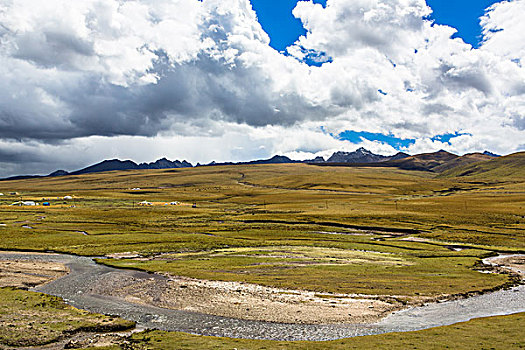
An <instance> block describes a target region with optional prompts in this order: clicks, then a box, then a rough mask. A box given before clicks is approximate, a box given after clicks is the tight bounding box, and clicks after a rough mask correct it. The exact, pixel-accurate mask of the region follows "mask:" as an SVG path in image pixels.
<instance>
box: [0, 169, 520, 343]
mask: <svg viewBox="0 0 525 350" xmlns="http://www.w3.org/2000/svg"><path fill="white" fill-rule="evenodd" d="M133 188H140V189H141V190H140V191H139V190H131V189H133ZM15 191H16V192H19V193H20V194H21V195H22V196H23V199H28V200H29V199H31V200H38V201H42V199H43V198H46V200H47V201H50V202H51V206H50V207H41V206H38V207H11V206H9V204H10V203H12V202H15V201H17V200H19V197H20V196H11V197H10V196H4V197H2V198H0V224H1V226H0V237H1V239H0V249H6V250H33V251H56V252H65V253H72V254H79V255H86V256H106V257H107V259H103V260H101V262H103V263H104V264H108V265H111V266H117V267H126V268H134V269H141V270H146V271H151V272H158V273H163V274H168V275H169V276H171V277H170V278H171V281H169V279H168V282H166V285H165V286H164V287H163V288H158V286H154V285H149V286H148V285H147V284H146V285H140V286H138V285H133V281H128V282H129V285H127V286H126V285H125V283H124V284H123V285H122V286H121V287H122V288H120V289H119V288H115V289H114V291H113V293H116V294H120V295H124V294H127V295H128V297H134V298H138V299H140V300H142V302H144V301H147V302H152V303H157V304H158V305H160V306H167V307H174V308H182V309H185V308H195V309H196V310H198V311H201V310H208V312H210V313H214V314H219V315H226V316H234V317H244V318H248V319H266V320H272V321H278V322H281V321H283V320H284V319H286V320H287V321H289V322H298V323H319V322H320V323H326V322H364V321H367V320H370V319H371V318H377V317H380V316H382V315H384V314H385V313H387V312H388V311H391V310H397V309H398V308H400V307H403V306H404V305H411V304H418V303H421V302H424V301H429V300H436V299H447V298H455V297H460V296H465V295H469V294H475V293H482V292H485V291H489V290H494V289H497V288H501V287H502V286H505V285H509V284H512V283H515V282H516V281H517V277H516V276H513V275H512V274H510V273H507V274H486V273H480V272H479V271H478V270H480V269H482V266H481V260H482V259H483V258H486V257H488V256H490V255H495V254H501V253H515V252H523V251H524V250H525V180H524V179H523V178H520V176H519V174H517V175H516V176H514V177H503V178H501V177H500V178H484V177H482V176H481V177H480V176H477V177H472V178H471V177H462V178H454V177H451V178H446V177H436V176H434V175H433V174H432V173H427V172H415V171H402V170H397V169H386V168H385V169H383V168H326V167H322V168H321V167H315V166H308V165H303V164H292V165H256V166H230V167H201V168H193V169H173V170H159V171H126V172H111V173H105V174H91V175H83V176H73V177H63V178H45V179H36V180H23V181H8V182H0V192H3V193H10V192H15ZM66 195H71V196H73V198H74V200H68V201H64V200H63V199H57V198H63V197H64V196H66ZM144 200H147V201H150V202H152V203H156V204H157V205H154V206H147V207H138V206H137V203H139V202H141V201H144ZM173 201H179V202H181V203H196V204H197V207H196V208H192V207H191V206H190V205H163V203H171V202H173ZM10 266H11V267H9V266H8V265H5V264H4V265H2V274H3V275H4V276H6V277H5V278H8V277H9V276H11V277H9V278H12V277H13V274H15V275H16V274H19V275H25V276H30V275H31V273H27V271H26V269H27V268H28V267H27V266H23V265H10ZM10 269H11V270H10ZM13 269H14V270H15V272H13V271H12V270H13ZM17 271H18V272H17ZM63 272H64V270H60V267H59V266H54V267H52V266H49V267H48V268H42V269H41V273H39V274H40V275H42V276H36V275H34V274H33V275H31V276H30V279H27V280H26V279H24V281H26V282H24V283H29V285H31V284H38V283H41V282H42V281H43V280H42V279H45V278H46V276H49V277H56V276H58V275H59V274H60V273H63ZM15 277H16V276H15ZM33 279H34V280H33ZM9 283H11V285H16V286H18V287H24V286H27V284H26V285H23V283H22V284H18V285H17V284H15V283H14V282H13V281H11V282H9ZM182 284H185V287H183V288H181V285H182ZM131 286H133V287H132V288H131ZM252 286H261V287H260V288H261V289H260V290H259V291H260V293H256V292H254V290H255V291H257V288H255V287H253V290H252V289H251V288H252ZM117 287H118V286H117ZM283 291H290V292H289V293H288V292H283ZM199 293H200V294H199ZM287 293H288V294H287ZM297 293H299V294H297ZM301 293H302V294H301ZM334 296H335V297H334ZM349 296H351V297H352V298H354V299H358V300H362V302H361V301H360V302H359V303H357V302H354V301H350V299H348V300H346V299H345V298H347V297H349ZM214 298H215V299H214ZM302 298H305V300H302ZM199 299H200V300H201V301H202V300H207V301H208V304H206V303H202V302H201V303H199V301H198V300H199ZM310 299H311V300H310ZM181 300H182V301H181ZM283 300H284V302H283ZM345 302H346V303H347V304H345ZM247 303H248V304H250V305H252V307H250V306H247ZM272 303H275V305H276V307H277V306H278V307H279V308H282V310H284V312H283V313H282V314H279V313H277V312H272V311H271V310H272ZM279 303H281V304H279ZM283 303H284V304H283ZM367 303H375V304H373V305H368V304H367ZM301 304H305V305H306V306H304V307H299V306H298V305H301ZM351 304H352V305H353V306H352V305H351ZM211 305H213V307H211ZM221 305H223V307H221ZM227 305H233V306H234V307H233V308H229V309H231V310H230V311H228V312H229V314H227V313H225V312H226V311H224V310H225V309H228V308H227V307H226V306H227ZM283 305H284V306H283ZM333 305H335V307H333ZM362 306H365V307H362ZM368 306H373V307H372V308H369V307H368ZM352 307H354V308H352ZM246 309H250V310H246ZM221 310H222V311H221ZM268 310H270V311H268ZM348 310H351V311H349V312H346V311H348ZM297 311H301V312H297ZM292 314H294V317H293V318H292V317H290V315H292ZM299 314H300V315H299ZM316 315H317V316H318V317H316ZM323 315H325V316H323ZM512 317H516V320H517V322H521V325H523V318H520V317H518V316H510V318H502V319H501V320H505V321H501V322H506V324H507V323H511V322H507V320H509V319H511V318H512ZM473 322H474V321H473ZM477 322H482V321H477ZM498 322H499V321H498ZM479 324H481V323H479ZM511 328H512V327H511ZM15 329H16V327H15ZM465 329H469V327H466V328H465ZM155 334H157V333H151V334H150V335H148V337H149V339H150V341H151V342H153V340H151V339H156V338H155V337H156V335H155ZM518 335H519V334H515V336H518ZM494 336H496V335H494ZM136 337H139V336H136ZM166 337H179V338H185V337H186V336H183V335H173V334H172V335H169V336H166ZM400 337H401V336H400ZM436 337H438V336H437V335H436ZM496 337H497V336H496ZM144 339H145V338H144ZM144 339H142V340H140V341H141V342H144V341H145V340H144ZM185 339H186V338H185ZM196 339H201V338H195V339H194V338H192V337H191V336H189V337H187V341H190V340H191V341H197V340H196ZM399 339H401V338H399ZM199 341H203V342H204V341H205V342H209V344H213V341H214V340H213V338H211V339H207V338H206V339H205V338H202V339H201V340H199ZM216 341H217V344H219V343H221V342H223V343H221V344H226V343H227V342H228V341H226V340H216ZM349 341H350V340H349ZM356 341H357V340H356ZM224 342H226V343H224ZM241 343H242V342H241ZM372 343H373V341H372ZM247 344H248V343H247ZM346 344H347V345H348V344H350V343H346ZM252 345H253V344H252ZM332 345H333V344H332ZM210 346H211V345H210ZM250 346H251V345H250ZM261 346H262V345H261ZM279 346H280V345H279ZM290 346H292V345H290ZM293 346H295V345H293ZM312 346H314V345H312ZM315 346H317V345H315ZM249 348H252V347H249Z"/></svg>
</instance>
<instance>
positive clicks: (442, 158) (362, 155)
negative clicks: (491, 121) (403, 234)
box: [2, 148, 505, 180]
mask: <svg viewBox="0 0 525 350" xmlns="http://www.w3.org/2000/svg"><path fill="white" fill-rule="evenodd" d="M497 157H499V156H497V155H495V154H493V153H490V152H484V153H470V154H465V155H463V156H458V155H455V154H452V153H449V152H447V151H443V150H441V151H438V152H433V153H423V154H417V155H413V156H411V155H409V154H406V153H403V152H399V153H397V154H395V155H393V156H383V155H380V154H375V153H373V152H371V151H369V150H367V149H365V148H359V149H357V150H356V151H353V152H342V151H339V152H335V153H333V154H332V156H330V157H329V158H328V159H327V160H325V159H324V158H322V157H316V158H314V159H309V160H304V161H298V160H292V159H290V158H288V157H286V156H280V155H276V156H273V157H272V158H269V159H260V160H254V161H250V162H239V163H233V162H228V163H216V162H211V163H209V164H205V165H201V164H197V165H196V166H218V165H241V164H286V163H307V164H312V165H319V166H353V167H356V166H368V167H371V166H372V167H395V168H399V169H404V170H419V171H430V172H435V173H445V172H447V171H448V172H451V170H453V169H456V168H462V167H466V166H469V165H471V164H477V163H479V162H486V161H490V160H492V159H495V158H497ZM503 158H505V157H503ZM191 167H193V165H192V164H191V163H189V162H187V161H185V160H183V161H178V160H175V161H170V160H168V159H166V158H162V159H159V160H157V161H155V162H152V163H140V164H137V163H135V162H133V161H131V160H125V161H122V160H119V159H111V160H104V161H102V162H100V163H97V164H94V165H91V166H88V167H86V168H83V169H80V170H77V171H73V172H67V171H65V170H57V171H55V172H53V173H51V174H49V175H46V176H41V175H22V176H13V177H9V178H6V179H2V180H20V179H29V178H39V177H55V176H65V175H82V174H89V173H98V172H105V171H115V170H140V169H173V168H191ZM469 171H475V170H472V169H471V170H469V169H466V170H465V172H469Z"/></svg>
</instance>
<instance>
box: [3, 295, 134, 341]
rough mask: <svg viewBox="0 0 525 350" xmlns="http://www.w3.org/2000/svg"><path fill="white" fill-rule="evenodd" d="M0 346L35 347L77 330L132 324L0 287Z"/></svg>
mask: <svg viewBox="0 0 525 350" xmlns="http://www.w3.org/2000/svg"><path fill="white" fill-rule="evenodd" d="M0 300H1V303H0V344H3V345H8V346H39V345H44V344H49V343H52V342H55V341H57V340H58V339H60V338H62V337H64V336H68V335H71V334H74V333H76V332H80V331H92V332H107V331H118V330H125V329H129V328H132V327H134V322H131V321H126V320H123V319H120V318H116V317H110V316H104V315H99V314H91V313H88V312H86V311H82V310H78V309H75V308H73V307H71V306H68V305H66V304H65V303H64V302H63V301H62V299H60V298H57V297H53V296H49V295H45V294H41V293H33V292H28V291H25V290H20V289H14V288H0Z"/></svg>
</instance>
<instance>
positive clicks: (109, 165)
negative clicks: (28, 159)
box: [69, 158, 192, 175]
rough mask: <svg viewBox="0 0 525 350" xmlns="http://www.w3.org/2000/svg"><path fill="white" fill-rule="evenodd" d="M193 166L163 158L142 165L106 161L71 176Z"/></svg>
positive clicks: (75, 172)
mask: <svg viewBox="0 0 525 350" xmlns="http://www.w3.org/2000/svg"><path fill="white" fill-rule="evenodd" d="M191 167H192V165H191V164H190V163H188V162H186V161H185V160H183V161H182V162H180V161H178V160H176V161H174V162H172V161H170V160H167V159H166V158H162V159H159V160H157V161H156V162H153V163H140V164H137V163H135V162H133V161H131V160H125V161H122V160H119V159H112V160H104V161H102V162H100V163H97V164H95V165H91V166H88V167H87V168H84V169H80V170H77V171H73V172H71V173H69V175H81V174H89V173H99V172H103V171H114V170H139V169H173V168H191Z"/></svg>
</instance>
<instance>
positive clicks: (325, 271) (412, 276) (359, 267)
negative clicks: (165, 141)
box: [99, 247, 508, 297]
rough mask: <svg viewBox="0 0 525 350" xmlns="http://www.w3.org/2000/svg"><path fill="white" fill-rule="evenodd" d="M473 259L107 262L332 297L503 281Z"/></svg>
mask: <svg viewBox="0 0 525 350" xmlns="http://www.w3.org/2000/svg"><path fill="white" fill-rule="evenodd" d="M477 261H478V259H477V258H475V257H462V256H455V257H452V256H447V257H426V258H415V257H412V256H409V255H406V254H405V255H403V254H394V253H388V254H386V253H383V254H379V253H365V252H359V251H355V250H342V249H334V248H318V247H272V248H267V247H265V248H264V249H262V248H248V249H247V248H240V249H228V250H219V251H209V252H201V253H198V254H171V255H168V256H162V257H161V258H159V259H156V260H148V261H144V260H133V259H110V260H106V259H105V260H99V262H101V263H104V264H107V265H110V266H115V267H123V268H136V269H141V270H146V271H162V272H168V273H171V274H173V275H179V276H189V277H193V278H199V279H208V280H223V281H237V282H248V283H255V284H260V285H265V286H271V287H278V288H289V289H300V290H310V291H316V292H331V293H348V294H352V293H357V294H372V295H377V294H379V295H402V296H407V297H415V296H438V295H441V294H461V293H469V292H475V291H483V290H490V289H493V288H496V287H498V286H500V285H502V284H505V283H506V282H508V276H506V275H496V274H488V275H487V274H481V273H479V272H477V271H474V270H473V269H472V267H473V266H474V265H475V263H476V262H477Z"/></svg>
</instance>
